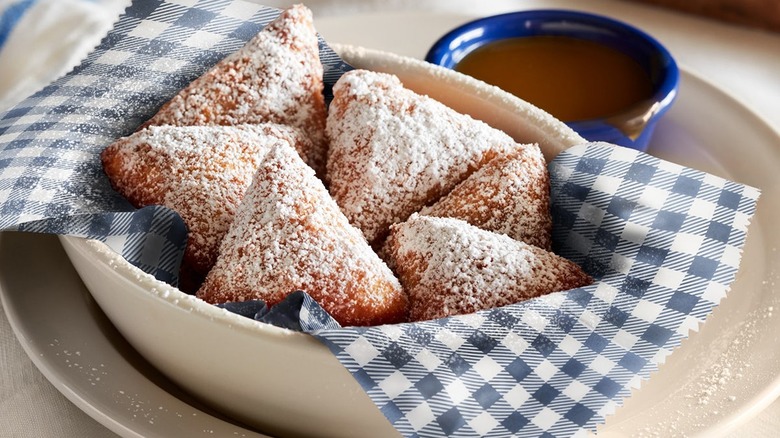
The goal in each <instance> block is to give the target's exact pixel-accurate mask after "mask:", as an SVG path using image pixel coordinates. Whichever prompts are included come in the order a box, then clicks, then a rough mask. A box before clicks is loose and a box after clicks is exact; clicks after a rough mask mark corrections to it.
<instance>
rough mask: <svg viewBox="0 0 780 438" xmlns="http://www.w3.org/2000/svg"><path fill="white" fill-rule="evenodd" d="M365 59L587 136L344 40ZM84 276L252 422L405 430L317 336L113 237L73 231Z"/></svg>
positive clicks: (185, 375) (465, 82) (291, 431)
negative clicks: (159, 270) (189, 283)
mask: <svg viewBox="0 0 780 438" xmlns="http://www.w3.org/2000/svg"><path fill="white" fill-rule="evenodd" d="M334 48H335V49H336V50H337V51H338V52H339V53H340V54H341V55H342V57H343V58H344V60H345V61H347V62H348V63H350V64H351V65H353V66H355V67H357V68H364V69H369V70H375V71H383V72H388V73H393V74H396V75H397V76H399V78H400V79H401V81H402V82H403V83H404V85H405V86H406V87H408V88H411V89H413V90H415V91H416V92H418V93H422V94H427V95H429V96H431V97H433V98H435V99H437V100H439V101H441V102H443V103H445V104H446V105H448V106H450V107H452V108H454V109H455V110H457V111H459V112H462V113H466V114H470V115H472V116H473V117H475V118H478V119H481V120H483V121H485V122H487V123H489V124H491V125H492V126H494V127H496V128H499V129H501V130H503V131H505V132H507V133H508V134H509V135H511V136H512V137H514V138H515V139H516V140H517V141H518V142H536V143H539V145H540V146H541V147H542V150H543V151H544V153H545V156H546V157H548V159H549V158H551V157H553V156H555V155H556V154H557V153H558V152H560V151H561V150H563V149H566V148H567V147H570V146H572V145H575V144H578V143H582V142H584V140H583V139H582V138H581V137H580V136H579V135H578V134H576V133H575V132H574V131H572V130H571V129H570V128H568V127H567V126H566V125H564V124H563V123H561V122H560V121H558V120H557V119H555V118H553V117H552V116H550V115H549V114H547V113H546V112H544V111H542V110H540V109H537V108H536V107H534V106H532V105H530V104H528V103H526V102H524V101H522V100H520V99H518V98H516V97H514V96H512V95H510V94H508V93H505V92H503V91H501V90H500V89H498V88H496V87H492V86H490V85H486V84H484V83H482V82H479V81H476V80H474V79H472V78H470V77H467V76H464V75H461V74H459V73H456V72H454V71H452V70H448V69H444V68H441V67H436V66H433V65H431V64H428V63H425V62H423V61H419V60H414V59H410V58H403V57H400V56H396V55H392V54H388V53H383V52H377V51H372V50H366V49H361V48H357V47H351V46H336V47H334ZM61 240H62V244H63V246H64V247H65V250H66V251H67V253H68V256H69V257H70V259H71V261H72V262H73V265H74V266H75V268H76V270H77V271H78V273H79V275H80V276H81V278H82V280H83V281H84V284H85V285H86V286H87V288H88V289H89V291H90V292H91V293H92V295H93V297H94V298H95V301H96V302H97V303H98V305H99V306H100V307H101V309H103V311H104V312H105V313H106V315H107V316H108V318H109V319H110V320H111V321H112V323H113V324H114V325H115V326H116V327H117V329H118V330H119V331H120V332H121V333H122V335H123V336H124V337H125V338H126V339H127V340H128V341H129V342H130V344H131V345H132V346H133V347H134V348H135V349H136V350H138V352H140V353H141V355H143V356H144V357H145V358H146V359H147V360H148V361H149V362H150V363H151V364H152V365H154V366H155V367H156V368H157V369H159V370H160V371H161V372H162V373H164V374H165V375H166V376H167V377H168V378H170V379H171V380H172V381H173V382H175V383H176V384H178V385H179V386H181V387H182V388H183V389H185V390H187V391H188V392H190V393H192V394H193V395H194V396H196V397H197V398H199V399H200V400H202V401H203V402H205V403H206V404H208V405H210V406H212V407H214V408H215V409H217V410H219V411H221V412H223V413H225V414H227V415H228V416H231V417H233V418H235V419H237V420H239V421H241V422H243V423H246V424H248V425H251V426H254V427H257V428H258V429H260V430H262V431H264V432H267V433H271V434H279V435H284V436H290V435H303V436H339V437H347V436H355V437H364V436H372V437H381V436H396V435H397V433H396V432H395V430H394V429H393V428H392V427H391V426H390V424H389V423H388V422H387V420H385V418H384V416H383V415H382V414H381V413H380V412H379V410H378V409H377V408H376V407H375V406H374V404H373V403H372V402H371V400H370V399H369V398H368V396H367V395H366V394H365V393H364V392H363V390H362V389H361V387H360V385H359V384H358V383H357V382H356V381H355V380H354V379H353V378H352V377H351V376H350V374H349V372H347V370H346V369H345V368H343V367H342V366H341V364H340V363H339V362H338V361H337V360H336V359H335V357H333V356H332V355H331V353H330V352H329V351H328V350H327V349H326V347H324V346H323V345H321V344H320V343H319V342H318V341H317V340H316V339H314V338H313V337H311V336H309V335H306V334H303V333H296V332H292V331H289V330H285V329H281V328H277V327H274V326H270V325H267V324H263V323H259V322H256V321H253V320H250V319H248V318H245V317H242V316H238V315H236V314H233V313H230V312H228V311H226V310H223V309H220V308H218V307H215V306H212V305H210V304H207V303H206V302H204V301H201V300H199V299H197V298H195V297H193V296H190V295H187V294H184V293H182V292H181V291H179V290H178V289H175V288H173V287H171V286H169V285H167V284H164V283H161V282H159V281H157V280H155V279H154V278H153V277H152V276H150V275H147V274H145V273H143V272H141V271H140V270H138V269H137V268H135V267H133V266H132V265H130V264H129V263H127V262H126V261H125V260H124V259H123V258H122V257H120V256H119V255H117V254H116V253H115V252H113V251H112V250H111V249H109V248H108V247H107V246H105V245H104V244H102V243H100V242H97V241H89V240H84V239H80V238H74V237H63V238H62V239H61Z"/></svg>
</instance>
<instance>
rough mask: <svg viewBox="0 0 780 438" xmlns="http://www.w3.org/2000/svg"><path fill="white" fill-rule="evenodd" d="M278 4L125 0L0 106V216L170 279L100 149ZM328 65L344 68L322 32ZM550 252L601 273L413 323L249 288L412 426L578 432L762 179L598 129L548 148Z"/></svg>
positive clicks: (695, 304) (741, 214) (624, 377)
mask: <svg viewBox="0 0 780 438" xmlns="http://www.w3.org/2000/svg"><path fill="white" fill-rule="evenodd" d="M277 14H278V11H276V10H273V9H270V8H265V7H262V6H258V5H255V4H251V3H244V2H241V1H197V0H191V1H183V0H177V1H173V0H171V1H159V0H149V1H137V2H135V3H134V4H133V5H132V6H131V7H130V8H129V9H128V11H127V12H126V14H125V15H124V16H123V17H122V18H121V19H120V21H119V22H118V23H117V24H116V26H115V28H114V30H113V31H112V32H111V33H110V34H109V35H108V36H107V37H106V38H105V40H104V41H103V43H102V44H101V46H100V47H98V49H97V50H96V51H95V52H94V53H93V54H92V55H90V56H89V57H88V59H86V60H85V61H84V63H83V64H82V65H81V66H79V67H78V68H76V69H75V70H74V71H73V72H71V73H70V74H68V75H67V76H65V77H63V78H62V79H60V80H58V81H57V82H55V83H54V84H52V85H50V86H49V87H47V88H45V89H44V90H42V91H40V92H39V93H37V94H35V95H34V96H32V97H30V98H29V99H27V100H26V101H24V102H22V103H21V104H20V105H18V106H17V107H15V108H13V109H11V110H10V111H9V112H7V113H6V114H4V115H1V116H0V229H4V230H12V229H14V230H24V231H33V232H47V233H59V234H74V235H79V236H85V237H90V238H96V239H100V240H102V241H104V242H106V243H108V244H109V245H110V246H111V247H112V248H114V249H115V250H117V251H118V252H120V253H121V254H123V255H124V256H125V258H127V259H128V260H130V261H131V262H132V263H134V264H135V265H136V266H139V267H140V268H141V269H143V270H145V271H146V272H149V273H152V274H153V275H156V276H157V278H160V279H161V280H164V281H170V282H175V274H176V270H177V267H178V263H179V258H180V257H181V252H182V248H183V241H184V234H185V232H184V226H183V224H182V223H181V220H180V219H179V218H178V216H177V215H175V213H173V212H171V211H170V210H167V209H165V208H162V207H150V208H146V209H141V210H138V211H135V210H133V209H132V208H131V206H130V205H128V204H127V202H126V201H124V200H123V199H121V198H120V197H119V196H118V195H117V194H116V193H114V192H113V190H111V188H110V185H109V183H108V181H107V179H106V178H105V176H104V175H103V172H102V170H101V168H100V163H99V160H98V154H99V152H100V151H101V150H102V149H103V148H104V147H105V146H106V145H107V144H109V143H110V142H112V141H113V140H114V139H115V138H117V137H119V136H122V135H126V134H128V133H130V132H132V131H133V130H134V129H135V128H136V127H137V126H138V125H139V124H140V123H141V122H142V121H143V120H145V119H146V118H148V117H149V116H151V115H152V114H153V113H154V112H155V111H156V110H157V108H158V107H159V106H160V105H161V104H162V103H163V102H165V101H167V100H168V99H169V98H170V97H171V96H172V95H174V94H175V93H176V92H177V91H178V90H179V89H181V88H182V87H183V86H184V85H186V84H187V83H189V82H190V81H191V80H192V79H194V78H195V77H197V76H198V75H200V74H201V73H202V72H203V71H204V70H205V69H207V68H208V67H210V66H211V65H213V64H214V63H215V62H217V61H218V60H219V59H221V58H222V57H224V56H225V55H226V54H228V53H231V52H233V51H235V50H237V49H238V48H239V47H240V46H241V45H242V44H244V42H245V41H246V40H248V39H249V38H250V37H251V36H253V35H254V34H255V33H256V32H257V31H259V29H260V28H261V27H262V26H263V25H264V24H266V23H268V22H269V21H270V20H272V19H273V18H275V17H276V15H277ZM321 59H322V60H323V62H324V63H325V64H326V82H328V83H330V84H332V83H334V82H335V80H336V79H337V78H338V77H339V76H340V74H341V73H342V72H343V71H345V70H346V69H348V68H349V67H348V66H347V65H346V64H344V63H343V62H342V61H341V60H340V59H338V57H337V56H336V55H335V54H334V53H333V52H332V51H330V49H328V48H327V46H326V45H325V44H324V43H322V44H321ZM550 170H551V179H552V205H553V213H554V222H555V227H554V241H555V248H556V251H557V252H558V253H560V254H562V255H564V256H566V257H568V258H570V259H572V260H574V261H575V262H577V263H579V264H580V265H581V266H583V267H584V268H585V269H586V270H587V271H588V272H589V273H590V274H592V275H593V276H594V277H595V278H596V279H597V282H596V283H595V284H594V285H592V286H589V287H585V288H581V289H575V290H571V291H565V292H558V293H553V294H550V295H547V296H544V297H540V298H537V299H534V300H530V301H527V302H524V303H520V304H516V305H512V306H507V307H503V308H499V309H493V310H488V311H483V312H478V313H475V314H471V315H465V316H458V317H452V318H447V319H442V320H436V321H428V322H421V323H415V324H398V325H387V326H380V327H369V328H340V327H338V324H336V323H335V322H334V321H333V319H332V318H330V317H329V316H328V315H327V314H326V313H325V312H324V311H323V310H322V308H320V307H319V306H318V305H317V304H316V303H315V302H313V301H312V300H311V297H309V296H308V295H306V294H295V295H294V296H292V297H290V299H289V300H288V302H287V303H286V304H285V306H287V307H289V309H290V314H292V315H294V316H295V318H296V319H297V320H291V319H289V318H288V315H286V314H285V315H278V314H277V313H279V312H278V310H274V309H270V310H269V309H265V308H263V306H262V305H254V304H252V305H251V306H238V307H239V308H236V309H234V311H237V312H238V313H242V314H246V315H248V316H250V317H254V318H258V319H261V318H264V317H266V316H267V315H269V314H273V315H272V316H273V318H277V317H278V318H281V320H283V321H285V322H284V324H289V326H290V327H294V326H299V327H300V328H301V329H302V330H304V331H308V332H310V333H312V334H313V335H314V336H316V337H317V338H318V339H320V340H321V341H322V342H323V343H324V344H325V345H327V346H328V348H329V349H330V350H331V351H332V352H333V354H334V355H335V356H336V357H337V358H338V359H339V360H340V361H341V363H342V364H343V365H344V366H345V367H346V368H347V369H348V370H349V371H350V373H351V374H352V375H353V376H354V378H355V379H356V380H357V381H358V382H359V383H360V384H361V385H362V387H363V388H364V389H365V391H366V392H367V393H368V395H369V396H370V397H371V399H372V400H373V401H374V403H375V404H376V405H377V407H378V408H379V409H380V410H381V412H382V413H384V415H385V416H386V417H387V419H388V420H389V421H390V422H391V423H392V424H393V426H395V427H396V429H397V430H398V431H399V432H401V433H402V434H403V435H404V436H407V437H418V436H496V437H499V436H533V437H537V436H575V435H579V436H582V435H585V434H586V433H587V431H592V430H594V429H595V426H596V425H598V424H600V423H602V422H603V421H604V419H605V417H606V416H607V415H609V414H610V413H611V412H612V411H613V410H614V409H615V408H616V407H617V406H618V405H620V404H621V401H622V399H623V398H624V397H625V396H626V395H627V394H628V392H629V390H630V388H632V387H636V386H638V384H639V382H640V381H641V380H642V379H643V378H646V377H647V376H648V375H649V373H650V372H651V371H653V370H654V369H656V367H657V366H658V364H660V363H661V362H663V360H664V359H665V357H666V356H667V355H668V354H670V353H671V351H672V350H673V349H674V348H675V347H676V346H677V345H678V344H679V343H680V341H681V339H683V338H684V337H685V336H686V335H687V333H688V331H689V330H690V329H691V328H696V327H697V326H698V324H699V323H701V322H702V321H703V320H704V319H705V317H706V316H707V315H708V314H709V313H710V311H711V310H712V308H713V307H714V306H715V305H716V304H717V303H718V302H719V301H720V299H721V298H723V297H724V295H725V294H726V291H727V290H728V289H729V285H730V284H731V282H732V280H733V279H734V276H735V273H736V270H737V268H738V266H739V261H740V253H741V248H742V246H743V245H744V241H745V233H746V229H747V225H748V222H749V220H750V217H751V216H752V214H753V213H754V209H755V204H756V201H757V198H758V195H759V193H758V191H757V190H755V189H753V188H750V187H746V186H743V185H739V184H736V183H733V182H730V181H726V180H723V179H721V178H717V177H714V176H712V175H708V174H705V173H702V172H698V171H695V170H691V169H687V168H684V167H681V166H678V165H675V164H671V163H668V162H664V161H662V160H658V159H656V158H653V157H650V156H648V155H645V154H642V153H640V152H637V151H634V150H631V149H625V148H618V147H614V146H611V145H605V144H589V145H584V146H581V147H577V148H573V149H570V150H568V151H566V152H564V153H563V154H561V155H560V156H559V157H557V158H556V159H555V160H554V161H553V162H552V163H551V165H550Z"/></svg>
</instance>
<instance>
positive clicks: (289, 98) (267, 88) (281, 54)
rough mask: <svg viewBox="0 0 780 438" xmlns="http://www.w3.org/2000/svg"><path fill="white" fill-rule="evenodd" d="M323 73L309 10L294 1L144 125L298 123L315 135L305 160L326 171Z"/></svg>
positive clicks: (321, 170)
mask: <svg viewBox="0 0 780 438" xmlns="http://www.w3.org/2000/svg"><path fill="white" fill-rule="evenodd" d="M322 73H323V67H322V64H321V63H320V58H319V48H318V42H317V34H316V32H315V30H314V25H313V23H312V15H311V11H309V10H308V9H307V8H306V7H304V6H302V5H296V6H293V7H292V8H290V9H287V10H285V11H283V12H282V14H281V15H280V16H279V18H277V19H276V20H275V21H273V22H272V23H270V24H269V25H268V26H266V27H265V28H264V29H263V30H262V31H260V32H259V33H258V34H257V35H256V36H255V37H254V38H253V39H252V40H250V41H249V42H248V43H247V44H246V45H245V46H244V47H243V48H241V49H240V50H238V51H237V52H235V53H233V54H231V55H229V56H228V57H226V58H225V59H223V60H222V61H220V62H219V63H217V64H216V65H215V66H214V67H212V68H211V69H210V70H208V71H207V72H206V73H204V74H203V75H202V76H201V77H199V78H197V79H195V80H194V81H193V82H191V83H190V84H189V85H188V86H187V87H185V88H184V89H183V90H181V92H179V93H178V94H177V95H176V96H174V97H173V98H172V99H171V100H170V101H169V102H168V103H166V104H165V105H163V107H162V108H160V110H159V111H158V113H157V114H156V115H155V116H154V117H152V118H151V119H150V120H149V121H147V122H146V123H145V124H144V125H142V126H141V128H140V129H143V128H145V127H147V126H151V125H177V126H185V125H238V124H242V123H264V122H273V123H280V124H285V125H290V126H295V127H297V128H300V129H302V130H303V131H304V132H306V134H307V135H308V136H309V137H310V140H311V146H310V149H309V150H307V151H304V153H303V154H302V156H303V157H304V161H306V163H307V164H309V165H310V166H312V167H313V168H314V169H315V170H316V171H317V173H318V174H324V169H325V158H326V151H327V142H326V140H325V117H326V108H325V99H324V97H323V94H322V92H323V82H322Z"/></svg>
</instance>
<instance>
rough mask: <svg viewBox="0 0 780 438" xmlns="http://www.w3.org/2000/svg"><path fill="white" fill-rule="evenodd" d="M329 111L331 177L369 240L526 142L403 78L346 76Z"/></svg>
mask: <svg viewBox="0 0 780 438" xmlns="http://www.w3.org/2000/svg"><path fill="white" fill-rule="evenodd" d="M333 93H334V99H333V102H332V103H331V106H330V113H329V114H328V123H327V127H326V130H327V134H328V136H329V138H330V141H331V144H330V150H329V153H328V163H327V179H328V181H329V183H330V190H331V194H332V195H333V197H334V198H335V199H336V202H337V203H338V204H339V206H341V208H342V210H343V211H344V213H345V214H346V216H347V217H348V218H349V220H350V221H351V222H352V224H353V225H355V226H357V227H358V228H360V229H361V230H362V231H363V233H364V234H365V236H366V238H367V239H368V241H369V242H372V243H373V242H376V241H377V240H378V239H380V238H381V237H383V235H384V234H386V232H387V227H388V226H389V225H391V224H393V223H395V222H400V221H403V220H405V219H406V218H407V217H408V216H409V215H410V214H412V213H414V212H416V211H419V209H420V208H422V207H423V206H425V205H426V204H429V203H431V202H433V201H435V200H436V199H438V198H439V197H441V196H442V195H444V194H445V193H447V192H449V191H450V190H452V188H453V187H455V185H457V184H458V183H459V182H461V181H462V180H463V179H465V178H466V177H467V176H468V175H469V174H471V173H472V172H474V170H476V169H477V168H478V167H480V166H481V165H482V164H484V163H485V162H487V161H489V160H490V159H492V158H493V157H495V156H496V154H497V153H499V152H504V151H510V150H513V149H515V148H517V147H518V145H517V144H516V143H515V142H514V140H512V138H510V137H509V136H507V135H506V134H505V133H503V132H501V131H498V130H496V129H493V128H491V127H490V126H488V125H486V124H485V123H483V122H480V121H477V120H474V119H472V118H471V117H469V116H466V115H463V114H459V113H457V112H455V111H454V110H452V109H450V108H448V107H446V106H444V105H443V104H441V103H439V102H437V101H435V100H433V99H430V98H428V97H426V96H421V95H418V94H415V93H414V92H412V91H410V90H408V89H405V88H404V87H403V86H402V84H401V82H400V81H399V80H398V78H397V77H395V76H392V75H389V74H384V73H375V72H370V71H366V70H354V71H351V72H348V73H346V74H344V75H343V76H342V77H341V79H340V80H339V81H338V82H337V83H336V85H335V86H334V90H333Z"/></svg>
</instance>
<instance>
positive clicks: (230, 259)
mask: <svg viewBox="0 0 780 438" xmlns="http://www.w3.org/2000/svg"><path fill="white" fill-rule="evenodd" d="M298 289H300V290H304V291H306V292H308V293H309V294H310V295H311V296H312V297H313V298H314V299H315V300H316V301H317V302H318V303H319V304H320V305H321V306H323V308H325V310H327V311H328V312H329V313H330V314H331V315H332V316H333V317H334V318H335V319H336V320H337V321H339V322H340V323H341V324H343V325H376V324H381V323H389V322H400V321H402V320H403V319H404V318H405V316H406V296H405V295H404V293H403V291H402V290H401V286H400V284H399V283H398V280H397V279H396V278H395V277H394V276H393V274H392V272H391V271H390V269H389V268H388V267H387V266H386V265H385V264H384V262H382V260H381V259H379V257H378V256H377V255H376V254H375V253H374V252H373V251H372V250H371V248H370V247H369V245H368V243H367V242H366V241H365V238H364V237H363V236H362V234H361V233H360V231H359V230H357V229H356V228H354V227H352V226H351V225H350V224H349V222H348V221H347V218H346V217H345V216H344V215H343V213H341V211H340V210H339V208H338V206H337V205H336V203H335V202H334V201H333V199H332V198H331V197H330V196H329V194H328V192H327V190H326V189H325V186H324V185H323V184H322V182H321V181H320V180H319V179H317V178H316V177H315V175H314V172H313V171H312V170H311V169H310V168H309V167H307V166H306V165H305V164H304V163H303V162H302V161H301V160H300V158H299V157H298V156H297V155H296V154H295V153H294V151H292V149H290V148H289V147H284V146H280V147H276V148H274V149H273V150H272V151H271V152H269V154H268V155H267V156H266V158H265V160H264V161H263V162H262V164H261V165H260V167H259V169H258V171H257V174H256V176H255V179H254V182H253V183H252V186H251V187H250V189H249V190H248V192H247V195H246V197H245V199H244V202H243V203H242V204H241V206H240V207H239V210H238V212H237V214H236V218H235V222H234V223H233V224H232V225H231V227H230V231H229V233H228V234H227V236H226V237H225V240H224V241H223V243H222V245H221V247H220V250H219V258H218V260H217V263H216V265H215V266H214V269H213V270H212V271H211V272H210V273H209V275H208V277H207V278H206V282H205V283H204V285H203V287H202V288H201V289H200V290H199V291H198V296H199V297H201V298H203V299H204V300H206V301H208V302H212V303H221V302H227V301H244V300H248V299H263V300H265V301H266V302H268V303H269V304H271V305H273V304H275V303H277V302H279V301H280V300H282V299H283V298H284V297H285V296H286V295H287V294H289V293H290V292H293V291H295V290H298Z"/></svg>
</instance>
